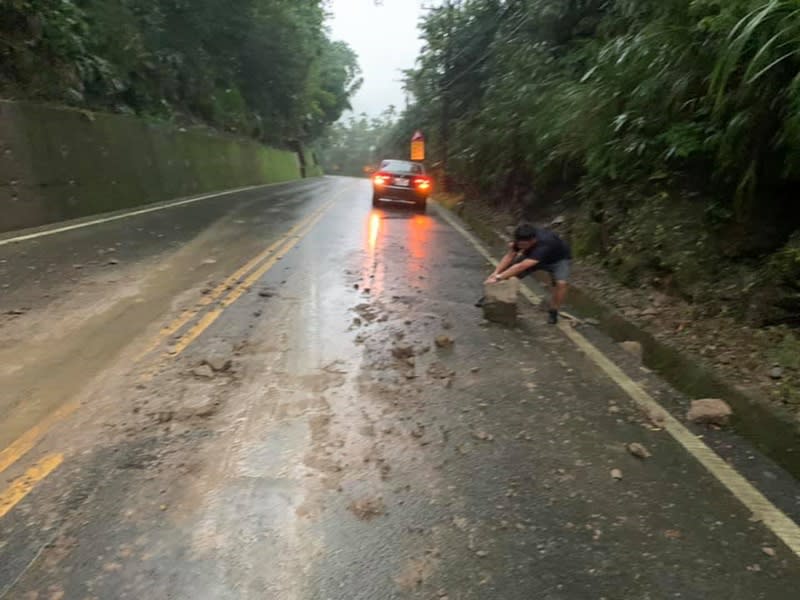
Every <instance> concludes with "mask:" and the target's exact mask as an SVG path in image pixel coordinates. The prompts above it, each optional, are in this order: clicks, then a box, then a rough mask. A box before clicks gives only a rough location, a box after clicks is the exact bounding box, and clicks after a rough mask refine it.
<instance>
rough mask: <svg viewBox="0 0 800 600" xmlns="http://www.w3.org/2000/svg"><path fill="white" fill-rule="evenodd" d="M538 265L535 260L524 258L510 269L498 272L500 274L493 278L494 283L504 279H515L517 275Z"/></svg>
mask: <svg viewBox="0 0 800 600" xmlns="http://www.w3.org/2000/svg"><path fill="white" fill-rule="evenodd" d="M538 264H539V261H538V260H535V259H533V258H526V259H525V260H523V261H521V262H518V263H517V264H515V265H513V266H512V267H509V268H507V269H505V270H503V271H500V273H498V274H497V275H496V276H495V279H496V281H504V280H506V279H511V278H512V277H516V276H517V275H520V274H521V273H524V272H525V271H527V270H528V269H532V268H534V267H535V266H536V265H538Z"/></svg>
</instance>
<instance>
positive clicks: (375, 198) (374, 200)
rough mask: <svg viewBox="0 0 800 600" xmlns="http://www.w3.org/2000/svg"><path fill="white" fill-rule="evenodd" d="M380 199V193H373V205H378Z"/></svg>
mask: <svg viewBox="0 0 800 600" xmlns="http://www.w3.org/2000/svg"><path fill="white" fill-rule="evenodd" d="M379 200H380V196H378V194H372V206H378V201H379Z"/></svg>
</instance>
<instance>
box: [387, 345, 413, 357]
mask: <svg viewBox="0 0 800 600" xmlns="http://www.w3.org/2000/svg"><path fill="white" fill-rule="evenodd" d="M392 356H394V357H395V358H396V359H397V360H406V359H409V358H411V357H413V356H414V348H413V346H395V347H394V348H392Z"/></svg>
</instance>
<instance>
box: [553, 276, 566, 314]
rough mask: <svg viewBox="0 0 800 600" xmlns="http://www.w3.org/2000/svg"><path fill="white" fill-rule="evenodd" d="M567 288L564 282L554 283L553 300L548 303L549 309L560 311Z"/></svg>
mask: <svg viewBox="0 0 800 600" xmlns="http://www.w3.org/2000/svg"><path fill="white" fill-rule="evenodd" d="M567 287H568V284H567V282H566V281H556V282H555V283H554V285H553V300H552V302H551V303H550V307H551V308H553V309H555V310H561V306H562V305H563V304H564V299H565V298H566V297H567Z"/></svg>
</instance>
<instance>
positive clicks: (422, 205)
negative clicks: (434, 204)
mask: <svg viewBox="0 0 800 600" xmlns="http://www.w3.org/2000/svg"><path fill="white" fill-rule="evenodd" d="M416 208H417V210H418V211H419V212H421V213H424V212H426V211H427V209H428V199H427V198H423V199H422V200H417V207H416Z"/></svg>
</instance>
